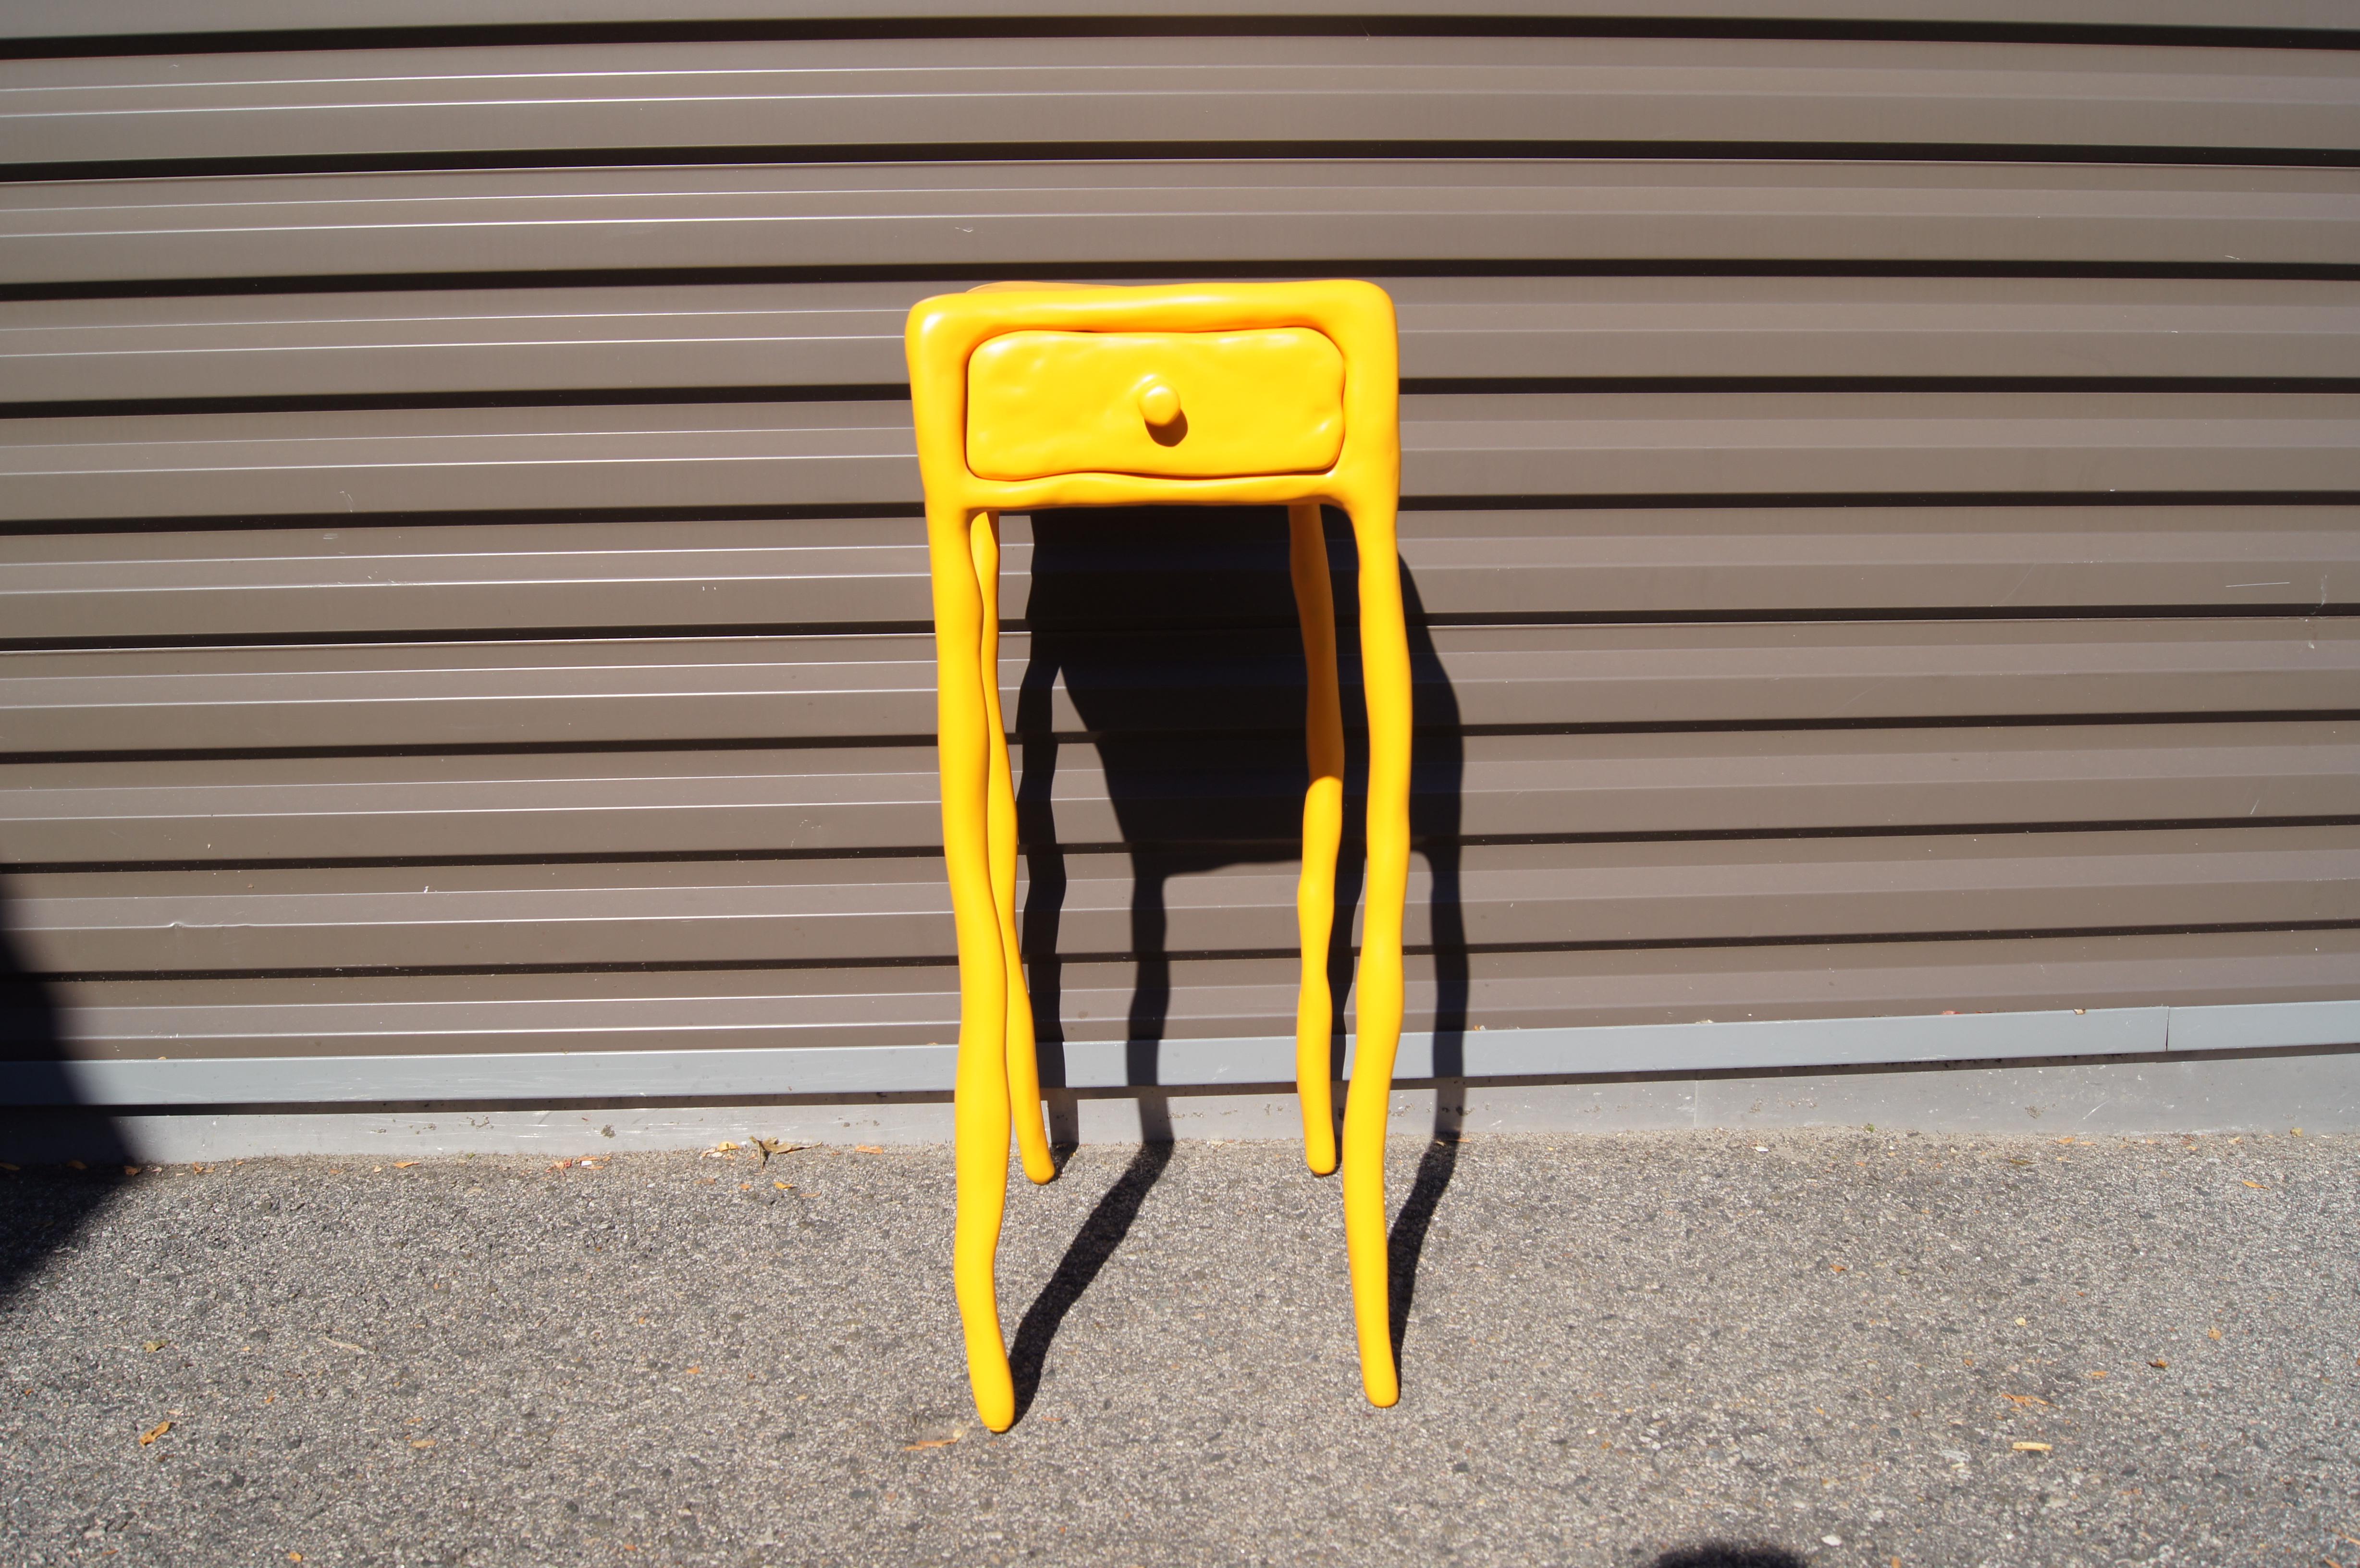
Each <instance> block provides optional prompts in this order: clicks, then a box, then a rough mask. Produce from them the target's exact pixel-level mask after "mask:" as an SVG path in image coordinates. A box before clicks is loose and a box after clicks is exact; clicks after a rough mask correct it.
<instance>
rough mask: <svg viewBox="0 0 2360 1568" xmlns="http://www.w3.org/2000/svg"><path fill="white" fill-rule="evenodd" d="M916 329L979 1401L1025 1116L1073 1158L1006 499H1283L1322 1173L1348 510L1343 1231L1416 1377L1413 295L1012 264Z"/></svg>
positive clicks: (969, 1315) (1355, 1308)
mask: <svg viewBox="0 0 2360 1568" xmlns="http://www.w3.org/2000/svg"><path fill="white" fill-rule="evenodd" d="M907 347H908V351H909V361H910V381H911V390H912V402H913V404H914V407H915V411H916V419H917V433H918V463H919V468H920V471H921V474H922V475H923V479H924V482H925V487H926V530H927V540H928V554H929V559H930V561H931V562H932V570H933V577H934V657H935V664H936V673H937V692H936V702H935V717H936V725H937V734H938V736H939V739H940V746H941V763H942V781H943V853H944V858H945V862H946V863H947V865H948V868H949V873H950V883H951V905H952V909H953V913H954V916H955V918H956V925H957V931H958V955H959V1057H958V1079H957V1088H956V1102H957V1104H956V1140H957V1142H956V1168H957V1179H958V1217H957V1221H956V1230H955V1235H954V1237H953V1247H952V1251H953V1259H952V1281H953V1286H954V1289H955V1290H956V1295H957V1298H958V1306H959V1318H960V1322H961V1324H962V1327H963V1329H964V1331H965V1334H966V1339H967V1373H968V1377H969V1380H970V1381H971V1383H972V1385H973V1387H974V1390H975V1401H976V1410H977V1413H978V1414H979V1415H980V1416H981V1417H982V1419H983V1421H984V1424H985V1425H987V1426H989V1427H990V1428H991V1429H992V1430H993V1431H995V1432H1000V1431H1005V1430H1006V1429H1007V1428H1008V1427H1009V1426H1010V1425H1011V1423H1012V1422H1013V1421H1015V1419H1016V1390H1015V1387H1014V1384H1013V1381H1012V1379H1011V1374H1010V1369H1009V1365H1008V1354H1007V1349H1006V1345H1005V1343H1004V1340H1003V1338H1002V1335H1001V1332H1000V1303H999V1295H998V1290H997V1287H996V1283H995V1280H994V1278H993V1267H994V1262H995V1258H996V1255H997V1253H998V1250H999V1245H1000V1225H1001V1222H1002V1219H1003V1218H1004V1214H1005V1208H1006V1202H1007V1187H1008V1146H1009V1138H1010V1134H1011V1132H1013V1134H1014V1135H1015V1138H1016V1143H1017V1147H1018V1149H1019V1150H1020V1152H1021V1153H1022V1159H1023V1164H1024V1170H1025V1173H1026V1174H1027V1175H1028V1176H1030V1177H1031V1178H1032V1180H1033V1181H1048V1180H1050V1179H1051V1178H1052V1177H1053V1176H1054V1175H1055V1168H1054V1164H1053V1163H1052V1160H1051V1157H1050V1151H1049V1146H1048V1138H1047V1135H1046V1131H1045V1128H1044V1126H1043V1117H1042V1111H1041V1092H1040V1079H1039V1071H1038V1068H1037V1066H1036V1063H1035V1061H1034V1055H1033V1024H1032V1007H1031V1003H1030V1001H1029V1000H1028V998H1027V996H1026V994H1025V984H1024V969H1023V964H1022V956H1021V954H1020V953H1019V952H1018V949H1017V921H1016V910H1015V898H1016V855H1017V843H1016V812H1015V806H1014V791H1013V789H1012V788H1011V779H1010V777H1009V765H1008V746H1007V736H1006V734H1005V732H1004V728H1003V725H1002V723H1001V717H1000V688H999V670H998V650H999V635H1000V633H999V617H1000V601H999V570H1000V520H999V519H1000V512H1002V511H1003V510H1009V509H1029V508H1032V507H1035V506H1137V505H1145V504H1164V505H1174V504H1178V505H1202V506H1210V505H1219V504H1233V505H1279V504H1283V505H1284V506H1286V507H1287V509H1288V532H1289V550H1290V559H1291V561H1292V572H1293V578H1294V583H1295V601H1296V604H1297V606H1298V608H1299V610H1300V613H1301V615H1302V621H1303V645H1304V656H1305V659H1306V666H1307V669H1308V672H1309V685H1308V689H1307V691H1306V697H1305V719H1306V735H1307V753H1308V755H1307V760H1308V762H1309V765H1310V767H1309V771H1310V784H1309V787H1308V789H1306V793H1305V796H1304V811H1303V829H1304V856H1303V877H1302V883H1301V888H1300V892H1299V896H1298V898H1297V913H1298V917H1299V920H1298V924H1299V928H1300V935H1301V937H1302V942H1303V984H1302V998H1301V1006H1300V1007H1299V1008H1298V1012H1297V1023H1296V1063H1297V1076H1296V1087H1297V1090H1298V1091H1299V1093H1300V1097H1301V1100H1302V1105H1303V1116H1304V1153H1305V1159H1306V1163H1307V1164H1308V1165H1309V1166H1310V1168H1311V1169H1312V1170H1313V1171H1315V1172H1317V1173H1318V1174H1321V1175H1325V1174H1327V1172H1328V1171H1332V1170H1334V1169H1335V1168H1336V1166H1337V1164H1338V1152H1337V1149H1336V1143H1335V1138H1334V1136H1333V1122H1332V1116H1333V1112H1332V1109H1331V1102H1330V1094H1329V1076H1330V1073H1331V1065H1330V1062H1329V1056H1330V1051H1331V1044H1332V1036H1333V1032H1334V1004H1333V1001H1332V999H1331V997H1330V994H1329V990H1328V986H1327V973H1326V969H1327V945H1328V941H1329V936H1330V933H1331V931H1332V929H1333V926H1334V922H1335V920H1337V918H1338V915H1339V914H1340V915H1341V916H1342V918H1343V920H1344V924H1345V926H1346V927H1347V929H1349V925H1350V918H1349V911H1338V910H1337V909H1334V907H1333V905H1334V890H1335V883H1336V855H1337V850H1338V843H1339V841H1340V838H1341V828H1342V816H1343V794H1342V791H1343V774H1344V731H1343V716H1342V710H1341V699H1340V692H1339V681H1338V674H1337V670H1336V668H1335V665H1336V637H1335V611H1334V606H1333V604H1331V603H1330V599H1329V588H1328V573H1327V540H1326V537H1325V534H1324V532H1323V531H1322V527H1321V522H1320V507H1321V506H1323V505H1327V506H1336V507H1338V508H1340V509H1341V510H1342V511H1343V512H1344V514H1345V515H1346V516H1347V517H1349V519H1350V521H1351V525H1352V532H1353V536H1354V541H1355V543H1356V545H1357V547H1358V550H1359V554H1360V561H1361V568H1360V665H1361V670H1360V676H1361V686H1362V690H1363V691H1364V693H1365V696H1366V701H1367V704H1368V723H1369V800H1368V813H1367V822H1368V828H1367V844H1368V860H1367V872H1366V887H1367V890H1368V907H1367V911H1366V914H1365V916H1364V918H1363V920H1362V931H1361V943H1360V974H1359V975H1358V979H1357V983H1356V987H1355V989H1356V992H1357V996H1358V1007H1357V1012H1356V1017H1355V1020H1354V1021H1355V1026H1356V1027H1355V1033H1356V1035H1357V1043H1358V1059H1357V1065H1356V1066H1355V1068H1354V1071H1353V1074H1352V1085H1351V1093H1350V1094H1349V1097H1348V1099H1347V1102H1346V1105H1345V1111H1344V1136H1343V1147H1342V1150H1341V1164H1342V1168H1343V1188H1344V1236H1345V1250H1346V1254H1347V1256H1348V1258H1349V1261H1350V1266H1351V1274H1352V1281H1351V1286H1352V1317H1353V1324H1354V1330H1355V1334H1356V1336H1357V1337H1358V1339H1359V1342H1360V1377H1361V1384H1362V1387H1363V1388H1365V1390H1366V1391H1367V1393H1368V1397H1369V1399H1370V1400H1371V1402H1373V1403H1375V1404H1378V1405H1390V1404H1392V1403H1393V1402H1394V1400H1395V1399H1398V1398H1399V1396H1400V1383H1399V1380H1398V1377H1397V1376H1396V1371H1395V1367H1394V1365H1393V1343H1392V1337H1391V1323H1390V1318H1389V1308H1388V1298H1387V1284H1388V1280H1387V1267H1386V1257H1385V1247H1386V1236H1385V1203H1384V1133H1385V1123H1386V1112H1387V1100H1388V1096H1389V1094H1390V1092H1391V1088H1392V1083H1393V1057H1394V1053H1395V1051H1396V1049H1397V1048H1398V1046H1399V1044H1400V1040H1401V1020H1402V953H1401V945H1402V914H1403V900H1404V895H1405V893H1406V891H1407V883H1408V877H1409V763H1410V734H1411V704H1410V669H1409V644H1408V638H1407V636H1406V632H1405V629H1404V625H1403V619H1402V595H1401V575H1400V570H1399V560H1398V556H1397V553H1396V545H1395V541H1394V526H1393V524H1394V512H1395V510H1396V507H1397V506H1398V504H1399V494H1400V485H1401V441H1400V370H1399V350H1398V344H1397V338H1396V333H1395V329H1394V324H1393V301H1392V300H1390V299H1387V298H1386V297H1385V295H1384V293H1383V291H1382V290H1381V289H1376V288H1374V287H1372V286H1371V285H1369V284H1366V283H1356V282H1321V283H1237V284H1188V285H1178V286H1168V287H1159V288H1151V289H1099V288H1085V287H1071V286H1051V285H1043V284H1004V285H996V286H993V287H992V288H989V289H981V290H978V291H976V292H974V293H970V294H955V295H945V296H941V297H939V298H936V299H927V300H923V301H922V302H921V303H919V305H918V306H917V307H916V308H915V309H913V310H912V311H911V312H910V324H909V332H908V337H907Z"/></svg>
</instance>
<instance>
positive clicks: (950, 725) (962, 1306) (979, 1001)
mask: <svg viewBox="0 0 2360 1568" xmlns="http://www.w3.org/2000/svg"><path fill="white" fill-rule="evenodd" d="M970 533H971V530H970V518H969V517H968V516H967V512H966V511H965V510H964V508H960V507H955V506H954V507H942V506H934V505H929V506H928V507H927V509H926V538H927V545H928V554H929V557H930V561H931V564H932V567H933V572H934V659H935V666H936V677H937V688H936V691H937V695H936V709H935V713H936V720H935V722H936V726H937V735H939V738H940V754H941V761H942V775H943V858H944V860H945V862H946V863H947V865H948V866H949V871H950V884H951V910H952V914H953V917H954V919H955V920H956V922H957V927H958V958H959V1048H958V1078H957V1083H956V1093H955V1096H954V1099H955V1105H954V1123H955V1160H954V1163H955V1165H956V1171H957V1178H958V1217H957V1222H956V1227H955V1230H954V1235H953V1241H952V1253H951V1279H952V1288H953V1290H954V1292H955V1293H956V1296H957V1299H958V1309H959V1321H960V1323H961V1324H962V1325H963V1326H964V1328H965V1329H966V1334H967V1379H968V1382H969V1383H970V1384H971V1385H972V1386H973V1388H974V1390H975V1408H976V1413H977V1414H978V1416H980V1417H981V1418H982V1419H983V1424H984V1425H986V1426H988V1427H989V1428H990V1429H991V1430H992V1431H994V1432H1005V1431H1007V1430H1008V1427H1009V1425H1010V1423H1011V1422H1012V1421H1014V1420H1015V1419H1016V1389H1015V1383H1014V1380H1013V1378H1012V1377H1011V1376H1010V1373H1009V1367H1008V1350H1007V1346H1006V1344H1005V1342H1004V1341H1003V1340H1002V1339H1001V1337H1000V1301H999V1292H998V1289H997V1284H996V1280H995V1279H994V1274H993V1264H994V1262H995V1260H996V1259H997V1258H998V1256H999V1251H1000V1216H1001V1214H1002V1212H1003V1211H1004V1210H1005V1208H1006V1206H1007V1202H1008V1132H1009V1098H1008V1055H1007V1041H1006V1029H1007V1024H1008V984H1007V982H1008V965H1007V959H1006V957H1005V954H1004V950H1003V945H1002V940H1001V936H1000V910H999V908H998V906H997V903H996V902H995V900H994V898H993V897H992V885H991V852H990V801H989V775H990V772H991V765H992V750H991V743H990V737H989V732H990V730H991V729H992V728H993V727H995V726H994V725H993V723H992V720H991V717H990V713H989V708H988V706H987V704H986V702H985V701H984V698H985V691H986V686H985V679H986V678H985V675H984V672H983V666H982V664H981V655H982V650H983V647H984V636H983V593H982V589H981V586H980V584H979V583H978V580H977V577H976V570H975V568H976V560H975V554H974V545H973V543H972V540H971V537H970ZM993 683H994V685H995V686H996V684H997V672H995V673H994V677H993Z"/></svg>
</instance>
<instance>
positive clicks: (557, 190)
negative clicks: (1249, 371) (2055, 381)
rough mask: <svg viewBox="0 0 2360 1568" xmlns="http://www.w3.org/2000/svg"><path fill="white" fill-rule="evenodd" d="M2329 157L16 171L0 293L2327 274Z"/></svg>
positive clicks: (2342, 239) (2332, 195)
mask: <svg viewBox="0 0 2360 1568" xmlns="http://www.w3.org/2000/svg"><path fill="white" fill-rule="evenodd" d="M2355 227H2360V177H2355V174H2354V173H2353V171H2350V170H2346V169H2318V170H2311V169H2215V168H2202V167H2184V166H2161V165H2158V166H2153V167H2126V166H2118V167H2090V166H2083V165H2066V164H2054V165H2031V164H1974V163H1962V164H1944V163H1874V164H1842V163H1805V162H1775V161H1746V162H1743V163H1732V162H1719V163H1717V162H1713V161H1710V160H1690V161H1677V162H1673V161H1655V162H1613V161H1606V160H1587V159H1585V160H1578V161H1570V160H1569V161H1550V160H1541V159H1532V160H1524V159H1495V160H1488V161H1484V160H1463V161H1454V160H1448V159H1430V160H1429V159H1421V160H1417V161H1415V162H1411V161H1402V160H1386V159H1381V158H1371V159H1360V160H1349V159H1347V160H1335V161H1327V162H1317V163H1311V162H1301V161H1284V160H1271V161H1267V162H1252V163H1240V162H1224V163H1217V162H1188V161H1178V160H1175V161H1164V162H1154V163H1139V162H1131V163H1125V162H1120V161H1113V160H1109V161H1104V162H1089V163H1071V162H1067V163H1055V162H1026V163H955V164H920V163H910V164H863V165H847V166H824V167H823V166H803V167H798V168H792V169H776V168H753V167H714V168H682V167H664V168H650V169H537V170H530V171H506V170H497V171H495V170H475V171H464V172H442V173H404V174H333V175H330V174H322V175H312V176H290V177H285V178H262V177H247V178H193V179H188V180H122V181H115V180H97V181H89V182H71V181H69V182H59V183H27V184H22V185H15V186H10V187H7V188H6V189H5V191H0V284H79V283H95V282H121V283H126V284H128V283H134V282H137V281H140V280H158V279H166V278H274V277H286V276H290V275H303V276H311V277H334V276H340V275H369V276H383V275H387V274H398V273H410V272H417V273H452V272H459V273H466V274H476V273H483V272H506V271H525V272H537V271H566V270H573V269H578V268H581V267H597V268H598V269H600V270H602V271H613V270H622V269H630V268H668V269H669V268H692V267H706V268H716V267H819V268H826V267H870V266H878V265H892V266H896V267H941V268H945V269H950V270H954V271H956V272H959V273H962V274H967V273H972V272H974V271H977V270H979V269H989V270H993V271H1000V270H1003V269H1004V270H1011V271H1018V272H1021V271H1022V270H1024V269H1027V268H1032V267H1046V266H1051V265H1055V266H1059V267H1098V266H1115V265H1121V266H1145V267H1156V268H1158V269H1164V268H1170V269H1174V270H1185V269H1187V268H1190V267H1197V266H1203V265H1215V264H1218V265H1221V266H1224V267H1235V266H1241V265H1242V266H1263V267H1273V268H1275V269H1278V270H1281V271H1296V270H1300V269H1304V268H1306V267H1314V268H1317V270H1320V271H1329V270H1335V269H1339V268H1340V269H1349V270H1374V271H1384V270H1386V269H1387V267H1388V264H1392V265H1395V266H1398V265H1401V264H1404V263H1408V262H1448V263H1451V264H1453V265H1454V266H1463V265H1465V264H1468V263H1475V262H1530V263H1579V262H1618V263H1622V262H1627V263H1632V264H1634V265H1640V264H1648V263H1674V262H1677V263H1694V262H1731V263H1745V262H1777V263H1781V264H1785V263H1790V262H1795V261H1825V262H1841V261H1859V262H1875V263H1879V264H1885V263H1892V262H1896V261H1928V262H1941V263H1946V264H1950V265H1951V266H1953V267H1958V266H1960V265H1961V264H1971V263H1979V262H1990V263H2004V262H2039V263H2048V264H2065V263H2117V262H2128V263H2139V264H2154V265H2174V264H2177V265H2184V266H2190V267H2219V266H2221V265H2223V264H2224V263H2227V264H2232V265H2236V264H2242V265H2245V266H2248V267H2270V266H2302V265H2322V266H2330V267H2338V266H2344V265H2346V264H2348V263H2349V261H2350V259H2351V257H2352V256H2353V255H2354V253H2355V237H2354V235H2355Z"/></svg>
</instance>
